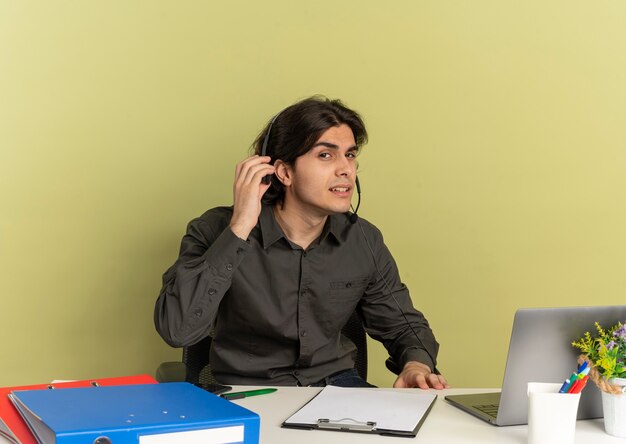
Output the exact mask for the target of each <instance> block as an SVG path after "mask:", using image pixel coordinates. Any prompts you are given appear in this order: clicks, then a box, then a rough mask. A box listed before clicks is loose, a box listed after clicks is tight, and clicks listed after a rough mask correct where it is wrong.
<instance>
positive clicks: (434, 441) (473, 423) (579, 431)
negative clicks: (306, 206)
mask: <svg viewBox="0 0 626 444" xmlns="http://www.w3.org/2000/svg"><path fill="white" fill-rule="evenodd" d="M251 388H252V387H237V386H235V387H233V390H234V391H239V390H244V389H245V390H249V389H251ZM319 390H320V389H319V388H313V387H299V388H298V387H281V388H279V390H278V391H277V392H275V393H271V394H269V395H262V396H253V397H250V398H245V399H239V400H236V401H233V402H236V403H237V404H239V405H241V406H243V407H246V408H248V409H250V410H252V411H254V412H256V413H258V414H259V415H260V416H261V440H260V442H261V444H287V443H288V444H292V443H298V444H319V443H320V442H323V443H324V444H335V443H337V444H351V443H368V442H372V443H373V442H377V443H394V444H402V443H408V442H413V443H416V444H418V443H419V444H422V443H425V444H428V443H431V444H440V443H446V444H455V443H463V444H472V443H476V444H478V443H480V444H488V443H497V444H507V443H513V444H525V443H526V442H527V426H511V427H496V426H492V425H490V424H487V423H486V422H483V421H481V420H480V419H478V418H475V417H473V416H472V415H470V414H468V413H465V412H463V411H461V410H459V409H457V408H456V407H453V406H451V405H450V404H448V403H447V402H446V401H445V400H444V399H443V397H444V396H445V395H449V394H459V393H478V392H485V391H494V390H488V389H487V390H479V389H448V390H441V391H434V392H435V393H437V395H439V396H438V397H437V400H436V401H435V405H434V406H433V408H432V410H431V412H430V414H429V415H428V417H427V418H426V421H425V422H424V424H423V425H422V427H421V429H420V430H419V432H418V433H417V437H416V438H415V439H414V440H407V439H406V438H394V437H388V436H379V435H366V434H362V433H345V432H334V431H322V430H293V429H283V428H281V426H280V425H281V424H282V423H283V421H284V420H285V419H287V418H288V417H289V416H291V415H292V414H293V413H294V412H296V411H297V410H298V409H299V408H300V407H302V406H303V405H304V404H306V403H307V402H308V401H309V400H310V399H311V398H312V397H313V396H315V395H316V394H317V393H318V392H319ZM6 443H9V441H8V440H6V439H5V438H3V437H2V436H0V444H6ZM576 443H577V444H590V443H593V444H625V443H626V440H623V439H619V438H615V437H612V436H610V435H607V434H606V433H605V432H604V423H603V420H602V419H592V420H586V421H578V422H577V423H576Z"/></svg>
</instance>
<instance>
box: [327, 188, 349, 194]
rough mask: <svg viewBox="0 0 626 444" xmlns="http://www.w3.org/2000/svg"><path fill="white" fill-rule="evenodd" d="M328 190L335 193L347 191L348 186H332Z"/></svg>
mask: <svg viewBox="0 0 626 444" xmlns="http://www.w3.org/2000/svg"><path fill="white" fill-rule="evenodd" d="M330 191H333V192H337V193H347V192H348V191H350V187H333V188H331V189H330Z"/></svg>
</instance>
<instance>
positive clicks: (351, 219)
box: [261, 111, 439, 374]
mask: <svg viewBox="0 0 626 444" xmlns="http://www.w3.org/2000/svg"><path fill="white" fill-rule="evenodd" d="M281 113H282V111H281V112H279V113H278V114H276V115H275V116H274V117H273V118H272V120H271V121H270V124H269V126H268V128H267V133H266V134H265V137H264V138H263V145H262V146H261V156H266V155H267V145H268V143H269V140H270V133H271V132H272V126H274V122H275V121H276V119H277V118H278V116H280V115H281ZM271 179H272V176H271V175H270V174H268V175H267V176H264V177H263V179H261V182H262V183H264V184H269V183H270V181H271ZM354 182H355V185H356V193H357V203H356V208H355V209H354V211H353V212H352V213H350V212H348V213H347V214H346V215H347V217H348V221H349V222H350V223H351V224H352V225H354V224H356V225H357V226H358V227H359V229H360V230H361V234H362V235H363V240H364V241H365V245H367V249H368V250H369V252H370V255H371V256H372V262H373V263H374V268H376V273H378V277H380V279H381V280H382V281H383V284H384V285H385V289H386V290H387V292H388V293H389V296H391V298H392V299H393V301H394V302H395V303H396V306H397V307H398V310H399V311H400V313H402V317H403V318H404V322H405V323H406V325H408V326H409V328H410V329H411V331H412V332H413V335H414V336H415V337H416V338H417V340H418V342H419V343H420V345H421V346H422V348H423V349H424V351H425V352H426V354H428V357H429V358H430V360H431V361H432V362H433V364H435V362H436V361H435V359H434V357H433V356H432V355H431V354H430V351H429V350H428V348H427V347H426V346H425V345H424V343H423V342H422V340H421V339H420V337H419V336H418V334H417V332H416V331H415V329H414V328H413V326H412V325H411V323H410V322H409V319H408V318H407V317H406V314H405V313H404V310H403V309H402V307H401V306H400V303H399V302H398V300H397V299H396V296H395V295H394V294H393V291H392V290H391V288H390V287H389V284H387V280H386V279H385V277H384V276H383V274H382V273H381V272H380V268H378V263H377V261H376V255H375V254H374V250H373V249H372V247H371V246H370V244H369V242H368V241H367V236H366V235H365V231H364V230H363V227H362V226H361V224H360V223H359V216H358V215H357V211H359V207H360V206H361V184H360V183H359V178H358V177H356V178H355V181H354ZM350 207H351V208H352V205H350ZM431 371H432V372H433V373H435V374H438V373H439V372H438V371H437V369H436V368H433V369H431Z"/></svg>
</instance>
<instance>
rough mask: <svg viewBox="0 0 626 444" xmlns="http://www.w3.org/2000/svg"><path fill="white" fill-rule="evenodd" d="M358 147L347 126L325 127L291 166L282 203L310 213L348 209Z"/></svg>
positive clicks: (318, 214) (322, 213) (342, 211)
mask: <svg viewBox="0 0 626 444" xmlns="http://www.w3.org/2000/svg"><path fill="white" fill-rule="evenodd" d="M357 153H358V148H357V146H356V142H355V141H354V134H353V133H352V130H351V129H350V127H349V126H348V125H345V124H342V125H340V126H334V127H331V128H329V129H328V130H326V131H325V132H324V133H323V134H322V135H321V137H320V138H319V139H318V140H317V142H316V143H315V145H314V146H313V148H311V150H309V151H308V152H307V153H306V154H303V155H302V156H300V157H298V158H297V159H296V161H295V165H294V167H293V168H290V179H291V180H290V184H289V185H288V186H287V187H286V189H285V191H286V194H285V204H286V205H287V206H289V205H291V206H292V207H293V206H296V207H299V209H300V210H302V211H304V212H307V213H308V214H309V215H312V216H326V215H329V214H333V213H345V212H346V211H348V210H349V209H350V202H351V201H352V194H353V192H354V184H355V178H356V169H357V163H356V156H357Z"/></svg>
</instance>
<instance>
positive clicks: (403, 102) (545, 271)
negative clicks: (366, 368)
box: [0, 0, 626, 387]
mask: <svg viewBox="0 0 626 444" xmlns="http://www.w3.org/2000/svg"><path fill="white" fill-rule="evenodd" d="M316 93H321V94H325V95H327V96H329V97H332V98H341V99H342V100H343V101H344V102H345V103H346V104H347V105H348V106H351V107H353V108H355V109H356V110H358V111H359V112H361V113H362V115H363V116H364V118H365V121H366V124H367V125H368V129H369V131H370V135H371V139H370V143H369V145H368V146H366V147H365V149H364V151H363V153H362V155H361V157H360V170H361V172H360V178H361V183H362V185H363V202H362V205H361V211H360V213H361V215H362V217H365V218H367V219H368V220H370V221H371V222H373V223H375V224H376V225H377V226H378V227H379V228H380V229H381V230H382V232H383V233H384V234H385V239H386V242H387V244H388V246H389V248H390V249H391V251H392V253H393V254H394V256H395V258H396V260H397V262H398V265H399V267H400V273H401V275H402V278H403V280H404V282H405V283H406V284H407V285H408V287H409V288H410V290H411V294H412V297H413V300H414V302H415V305H416V306H417V307H418V308H419V309H421V310H422V311H423V312H424V313H425V314H426V315H427V317H428V319H429V320H430V322H431V324H432V327H433V329H434V331H435V333H436V335H437V338H438V340H439V341H440V343H441V352H440V358H439V361H440V369H441V370H442V372H444V373H445V375H446V376H447V377H448V379H449V381H450V383H451V384H452V385H453V386H456V387H463V386H467V387H480V386H488V387H494V386H499V385H500V383H501V376H502V370H503V368H504V361H505V358H506V351H507V345H508V339H509V335H510V329H511V323H512V318H513V313H514V311H515V309H516V308H519V307H539V306H561V305H598V304H620V303H623V302H624V296H625V289H626V270H625V268H626V267H625V264H626V234H625V233H626V229H625V227H626V205H625V204H624V201H625V198H624V190H626V174H625V170H626V168H625V167H626V106H625V104H626V2H624V1H621V0H619V1H618V0H615V1H593V2H591V1H571V0H568V1H564V0H556V1H554V0H553V1H549V2H546V1H526V2H520V1H502V0H493V1H485V0H477V1H465V0H457V1H452V0H451V1H439V0H437V1H435V0H432V1H409V0H405V1H394V2H384V4H383V3H381V2H378V1H362V0H361V1H344V2H337V1H329V0H323V1H316V2H293V1H274V0H270V1H265V2H254V1H228V2H217V1H176V2H174V1H165V0H154V1H127V0H124V1H121V0H116V1H40V2H33V1H17V0H15V1H12V0H0V203H1V205H2V208H1V210H0V270H2V274H1V280H0V288H1V295H0V297H1V300H2V305H1V309H0V310H1V311H0V313H1V315H0V316H1V321H0V338H1V339H0V341H1V350H2V356H3V359H2V370H1V371H0V385H12V384H28V383H39V382H46V381H49V380H51V379H63V378H92V377H104V376H117V375H125V374H136V373H153V372H154V369H155V368H156V367H157V365H158V363H159V362H161V361H165V360H172V359H178V358H179V357H180V350H176V349H171V348H169V347H168V346H167V345H166V344H165V343H164V342H162V341H161V339H160V338H159V336H158V335H157V334H156V332H155V330H154V327H153V323H152V311H153V306H154V301H155V299H156V297H157V295H158V292H159V289H160V286H161V275H162V273H163V272H164V271H165V269H166V268H167V267H168V266H169V265H170V264H171V263H173V261H174V260H175V259H176V256H177V252H178V246H179V242H180V238H181V236H182V235H183V233H184V229H185V226H186V223H187V222H188V221H189V220H190V219H192V218H193V217H195V216H197V215H199V214H201V213H202V212H203V211H205V210H206V209H207V208H210V207H212V206H216V205H225V204H226V205H228V204H230V203H231V202H232V196H231V192H232V191H231V189H232V176H233V172H234V165H235V163H236V162H238V161H239V160H240V159H242V158H243V157H245V156H246V155H247V153H248V149H249V146H250V144H251V143H252V140H253V139H254V137H255V136H256V135H257V133H258V132H259V131H260V130H261V128H262V127H263V125H264V124H265V122H267V120H268V119H269V118H270V117H271V116H272V115H273V114H274V113H275V112H277V111H278V110H280V109H282V108H283V107H285V106H287V105H289V104H291V103H293V102H294V101H296V100H298V99H301V98H304V97H307V96H309V95H312V94H316ZM590 327H591V326H590ZM581 333H582V332H581ZM371 350H372V354H371V356H370V364H371V365H370V373H371V378H370V380H371V381H372V382H374V383H375V384H379V385H383V386H386V385H391V384H392V383H393V380H394V378H393V376H392V375H391V374H390V373H389V372H388V371H387V370H386V369H385V368H384V365H383V361H384V358H385V353H384V350H383V349H382V347H381V346H379V345H378V344H372V346H371ZM537 364H538V365H541V363H537Z"/></svg>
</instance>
